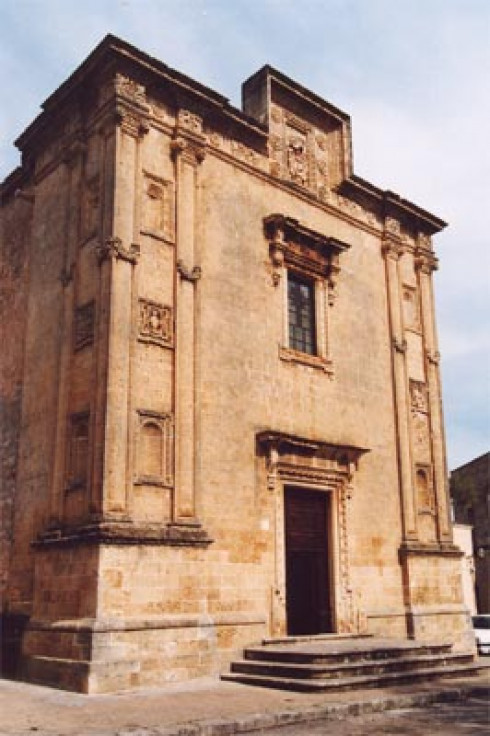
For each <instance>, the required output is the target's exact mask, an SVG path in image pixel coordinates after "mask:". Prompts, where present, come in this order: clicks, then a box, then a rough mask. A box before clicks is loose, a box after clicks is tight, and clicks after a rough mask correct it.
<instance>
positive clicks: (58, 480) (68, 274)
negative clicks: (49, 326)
mask: <svg viewBox="0 0 490 736" xmlns="http://www.w3.org/2000/svg"><path fill="white" fill-rule="evenodd" d="M84 152H85V147H84V145H83V144H82V143H80V142H77V143H75V144H73V145H72V146H71V147H70V149H69V150H68V151H67V152H66V155H65V158H64V167H65V188H64V192H65V207H64V233H63V237H64V253H63V265H62V270H61V273H60V283H61V287H62V290H63V295H62V307H61V334H60V343H59V345H60V348H59V362H58V380H57V387H58V401H57V409H56V428H55V438H54V449H53V465H52V467H53V470H52V476H51V504H50V518H49V524H50V525H57V524H59V523H60V522H61V520H62V519H63V513H64V493H65V483H66V455H67V446H66V443H67V431H68V428H67V419H68V407H69V396H70V365H71V359H72V354H73V335H72V327H73V312H74V304H75V294H74V275H75V268H76V260H77V248H78V241H79V223H80V219H79V215H78V208H79V201H80V186H81V178H82V169H83V156H84Z"/></svg>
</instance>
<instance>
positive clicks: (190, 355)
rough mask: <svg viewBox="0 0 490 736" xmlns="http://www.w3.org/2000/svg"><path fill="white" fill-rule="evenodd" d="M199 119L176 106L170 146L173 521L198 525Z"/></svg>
mask: <svg viewBox="0 0 490 736" xmlns="http://www.w3.org/2000/svg"><path fill="white" fill-rule="evenodd" d="M204 146H205V138H204V136H203V134H202V119H201V118H200V117H199V116H198V115H195V114H193V113H191V112H189V111H188V110H184V109H180V110H179V112H178V115H177V125H176V127H175V131H174V137H173V141H172V144H171V150H172V155H173V158H174V166H175V183H176V248H175V321H176V324H175V353H174V355H175V357H174V360H175V367H174V376H175V378H174V380H175V429H176V431H175V495H174V510H173V515H174V522H175V523H177V524H191V525H192V524H196V523H197V509H196V497H197V493H198V491H197V485H198V473H197V462H196V448H197V445H198V432H199V424H198V417H199V406H198V401H197V395H196V394H197V392H196V381H197V371H198V359H199V356H198V351H197V347H196V324H197V301H198V294H197V290H198V288H199V280H200V278H201V268H200V266H199V263H198V260H199V258H198V245H197V233H196V229H197V226H198V225H197V223H198V221H199V193H200V168H201V166H200V165H201V163H202V161H203V160H204V156H205V148H204Z"/></svg>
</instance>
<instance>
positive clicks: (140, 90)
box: [114, 74, 146, 105]
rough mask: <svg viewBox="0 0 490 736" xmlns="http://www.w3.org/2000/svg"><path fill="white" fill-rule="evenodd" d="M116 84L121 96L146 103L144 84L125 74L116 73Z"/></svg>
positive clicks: (138, 102)
mask: <svg viewBox="0 0 490 736" xmlns="http://www.w3.org/2000/svg"><path fill="white" fill-rule="evenodd" d="M114 86H115V89H116V94H117V95H118V96H119V97H123V98H124V99H126V100H128V101H129V102H134V103H136V104H138V105H146V90H145V87H144V86H143V85H142V84H138V82H135V81H134V80H133V79H130V78H129V77H125V76H124V75H123V74H116V78H115V82H114Z"/></svg>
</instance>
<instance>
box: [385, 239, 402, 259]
mask: <svg viewBox="0 0 490 736" xmlns="http://www.w3.org/2000/svg"><path fill="white" fill-rule="evenodd" d="M381 252H382V254H383V256H384V257H385V258H386V259H388V258H389V259H391V260H392V261H398V259H399V258H400V256H401V254H402V247H401V244H400V243H399V242H398V241H396V240H392V239H391V238H386V237H385V239H384V240H383V243H382V245H381Z"/></svg>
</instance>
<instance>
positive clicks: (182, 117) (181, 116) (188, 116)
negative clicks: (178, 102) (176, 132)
mask: <svg viewBox="0 0 490 736" xmlns="http://www.w3.org/2000/svg"><path fill="white" fill-rule="evenodd" d="M177 125H178V126H180V127H181V128H185V129H186V130H189V131H190V132H191V133H195V134H196V135H201V134H202V118H201V117H200V116H199V115H196V114H195V113H193V112H190V111H189V110H184V109H180V110H179V112H178V113H177Z"/></svg>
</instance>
